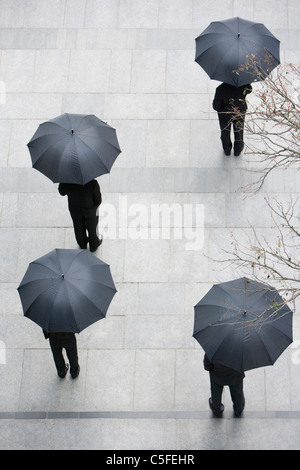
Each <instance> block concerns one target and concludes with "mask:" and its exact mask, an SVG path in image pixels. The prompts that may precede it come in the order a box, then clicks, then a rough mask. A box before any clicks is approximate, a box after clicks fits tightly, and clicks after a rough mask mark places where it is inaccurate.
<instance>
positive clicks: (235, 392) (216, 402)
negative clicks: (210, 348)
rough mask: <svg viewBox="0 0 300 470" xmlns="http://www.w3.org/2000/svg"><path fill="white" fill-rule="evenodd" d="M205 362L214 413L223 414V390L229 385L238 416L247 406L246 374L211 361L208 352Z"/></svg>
mask: <svg viewBox="0 0 300 470" xmlns="http://www.w3.org/2000/svg"><path fill="white" fill-rule="evenodd" d="M203 364H204V369H205V370H207V371H209V376H210V389H211V397H210V398H209V406H210V408H211V410H212V412H213V413H214V415H215V416H217V417H221V416H222V413H223V411H224V405H223V404H222V401H221V400H222V392H223V388H224V385H228V386H229V389H230V395H231V399H232V402H233V410H234V414H235V416H237V417H238V416H240V415H241V414H242V412H243V409H244V407H245V397H244V392H243V379H244V377H245V374H244V373H243V372H238V371H236V370H234V369H231V368H229V367H226V366H223V365H221V364H216V363H214V362H212V361H210V360H209V358H208V357H207V355H206V354H205V356H204V361H203Z"/></svg>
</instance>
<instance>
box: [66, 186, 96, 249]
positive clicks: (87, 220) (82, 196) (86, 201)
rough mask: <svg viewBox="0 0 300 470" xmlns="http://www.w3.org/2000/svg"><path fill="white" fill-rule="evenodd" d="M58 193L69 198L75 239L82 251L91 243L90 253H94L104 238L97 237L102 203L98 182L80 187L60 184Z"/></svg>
mask: <svg viewBox="0 0 300 470" xmlns="http://www.w3.org/2000/svg"><path fill="white" fill-rule="evenodd" d="M58 191H59V194H60V195H61V196H66V195H67V196H68V206H69V211H70V214H71V217H72V220H73V226H74V232H75V238H76V241H77V243H78V245H79V246H80V248H81V249H86V247H87V243H88V242H89V245H90V251H92V252H94V251H96V250H97V248H98V247H99V246H100V245H101V243H102V236H101V238H100V239H99V237H98V235H97V225H98V215H97V209H98V207H99V206H100V204H101V202H102V196H101V192H100V187H99V184H98V182H97V180H95V179H94V180H92V181H89V182H88V183H87V184H84V185H79V184H72V183H60V184H59V186H58Z"/></svg>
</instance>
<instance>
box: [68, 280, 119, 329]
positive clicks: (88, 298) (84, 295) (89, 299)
mask: <svg viewBox="0 0 300 470" xmlns="http://www.w3.org/2000/svg"><path fill="white" fill-rule="evenodd" d="M72 288H74V289H76V290H77V291H78V292H80V294H81V295H82V296H83V297H85V298H86V299H87V300H88V301H89V302H90V303H91V304H93V305H94V306H95V307H96V308H97V309H98V310H99V312H100V313H102V312H101V311H100V309H99V306H98V305H96V304H95V302H94V301H93V300H92V299H91V298H90V297H88V296H87V295H86V294H85V293H84V292H82V290H81V289H79V288H78V287H77V286H76V285H74V284H73V283H72ZM108 288H109V289H112V288H111V287H108ZM66 290H68V288H67V289H66ZM112 290H113V289H112ZM68 297H69V293H68ZM69 300H70V298H69ZM70 305H71V302H70ZM76 326H78V325H77V322H76Z"/></svg>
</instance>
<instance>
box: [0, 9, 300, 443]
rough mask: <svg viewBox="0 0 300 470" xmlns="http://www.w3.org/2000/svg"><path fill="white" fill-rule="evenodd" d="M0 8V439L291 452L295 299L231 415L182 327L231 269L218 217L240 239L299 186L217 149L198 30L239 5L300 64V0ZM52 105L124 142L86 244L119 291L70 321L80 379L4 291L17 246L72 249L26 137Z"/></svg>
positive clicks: (23, 263)
mask: <svg viewBox="0 0 300 470" xmlns="http://www.w3.org/2000/svg"><path fill="white" fill-rule="evenodd" d="M0 13H1V14H0V49H1V51H0V80H1V82H0V84H1V89H0V111H1V113H0V136H1V148H0V240H1V243H0V259H1V271H0V282H1V284H0V346H1V348H0V381H1V382H0V448H1V449H60V448H63V449H78V448H82V449H98V448H99V449H298V450H299V448H300V438H299V435H300V434H299V430H300V419H299V412H300V398H299V387H300V369H299V367H300V366H299V362H300V357H299V342H300V324H299V312H297V311H296V313H295V316H294V343H293V344H292V345H291V346H290V347H289V348H288V349H287V350H286V351H285V353H284V354H283V355H282V356H281V357H280V358H279V360H278V361H277V362H276V364H275V365H274V366H273V367H268V368H265V369H258V370H254V371H249V372H248V373H247V374H246V379H245V395H246V412H245V414H244V417H243V418H241V419H238V420H237V419H234V418H233V416H232V408H231V402H230V396H229V393H228V390H226V391H225V396H224V404H225V410H226V411H225V415H224V418H223V419H222V420H216V419H213V418H212V417H211V414H210V412H209V410H208V396H209V378H208V375H207V373H206V372H205V371H204V370H203V367H202V360H203V351H202V349H201V348H200V347H199V345H198V344H197V343H196V341H195V340H193V338H192V331H193V306H194V305H195V304H196V303H197V302H198V300H200V299H201V297H202V296H203V295H204V294H205V293H206V292H207V291H208V289H209V288H210V287H211V285H212V284H213V283H217V282H220V281H223V280H228V279H232V278H234V277H238V275H239V273H238V272H237V271H236V270H235V269H229V268H228V269H226V270H222V269H220V266H219V265H218V264H215V263H214V262H212V261H211V259H212V258H218V257H219V256H221V253H222V250H223V249H224V248H226V247H227V246H228V245H229V244H230V235H231V232H233V233H234V234H235V235H236V236H238V237H239V239H240V240H241V241H242V240H245V239H246V237H247V236H248V234H249V233H250V231H251V228H250V227H251V225H253V226H254V227H255V228H256V229H257V231H258V233H260V234H268V236H270V237H271V236H274V230H273V228H272V220H271V217H270V213H269V210H268V208H267V206H266V204H265V201H264V197H265V196H266V195H267V194H268V195H269V196H271V197H272V196H276V197H277V198H278V199H279V200H281V201H285V200H287V199H288V198H289V197H290V195H291V194H292V195H296V194H297V193H298V192H299V187H300V186H299V172H297V171H296V170H295V169H293V168H290V169H288V170H286V171H278V172H276V173H275V174H273V175H272V176H271V177H270V178H269V179H268V181H267V183H266V185H265V186H264V187H263V189H262V190H261V191H260V193H258V194H257V195H255V197H250V198H246V199H245V198H244V194H243V191H242V189H241V186H243V185H244V184H245V183H247V182H249V181H250V180H251V178H253V177H254V175H253V173H252V172H251V171H250V170H252V169H255V168H256V166H255V164H253V163H250V162H249V161H247V159H246V157H245V156H243V155H242V156H240V157H239V158H235V157H233V156H232V157H229V158H228V157H225V156H224V155H223V153H222V150H221V144H220V139H219V128H218V122H217V118H216V115H215V112H214V111H213V109H212V107H211V102H212V98H213V95H214V90H215V87H216V86H217V85H218V82H214V81H210V80H209V79H208V77H207V76H206V74H205V73H204V71H203V70H202V69H201V68H200V67H199V66H198V65H197V64H196V63H195V62H194V39H195V37H196V36H198V34H199V33H200V32H201V31H202V30H203V29H204V28H205V27H206V26H207V25H208V24H209V23H210V22H211V21H214V20H217V19H225V18H230V17H233V16H241V17H242V18H246V19H249V20H254V21H261V22H263V23H264V24H265V25H266V26H267V27H268V28H269V29H270V30H271V31H272V32H273V34H274V35H275V36H277V37H278V38H279V39H280V41H281V60H282V62H290V61H292V62H298V61H299V49H300V41H299V37H300V35H299V33H300V31H299V19H300V4H299V2H298V0H272V1H271V0H247V1H244V0H215V1H214V2H210V1H208V0H151V2H149V1H146V0H86V1H81V0H55V1H52V2H49V1H46V0H27V1H26V0H5V1H4V0H1V1H0ZM249 99H251V98H250V97H249ZM63 112H71V113H91V114H96V115H97V116H98V117H99V118H100V119H103V120H104V121H106V122H108V123H109V124H110V125H112V126H113V127H115V128H116V130H117V135H118V138H119V142H120V146H121V148H122V153H121V155H120V156H119V157H118V159H117V161H116V163H115V165H114V166H113V168H112V171H111V174H110V175H104V176H102V177H100V178H99V179H98V181H99V184H100V186H101V190H102V193H103V206H102V208H101V215H100V224H99V230H100V232H102V233H103V235H104V242H103V245H102V246H101V248H100V249H99V250H98V252H97V254H96V255H97V256H98V257H100V258H101V259H102V260H104V261H105V262H107V263H108V264H110V266H111V271H112V275H113V278H114V280H115V282H116V285H117V288H118V293H117V295H116V296H115V298H114V299H113V302H112V304H111V307H110V309H109V312H108V315H107V318H106V319H105V320H102V321H101V322H98V323H97V324H94V325H93V326H91V327H90V328H88V329H87V330H85V331H84V332H82V333H81V334H80V335H78V337H77V341H78V348H79V356H80V365H81V373H80V376H79V378H78V380H76V381H72V380H71V379H70V378H69V377H67V378H66V379H65V380H64V381H61V380H59V379H58V377H57V375H56V372H55V369H54V363H53V359H52V356H51V351H50V349H49V344H48V342H46V341H45V340H44V337H43V335H42V332H41V330H40V328H39V327H38V326H37V325H35V324H34V323H32V322H30V321H29V320H27V319H26V318H24V317H23V314H22V309H21V304H20V301H19V297H18V294H17V291H16V288H17V286H18V284H19V282H20V280H21V279H22V277H23V275H24V273H25V270H26V268H27V266H28V263H29V262H30V261H33V260H34V259H36V258H37V257H39V256H41V255H43V254H45V253H47V252H49V251H51V250H52V249H54V248H76V247H77V245H76V242H75V239H74V234H73V228H72V224H71V219H70V216H69V213H68V210H67V201H66V200H65V199H64V198H62V197H60V196H59V195H58V192H57V185H54V184H53V183H52V182H51V181H49V180H48V179H47V178H46V177H44V176H43V175H41V174H40V173H39V172H37V171H36V170H33V169H32V168H31V161H30V156H29V152H28V150H27V147H26V144H27V142H28V141H29V140H30V138H31V137H32V135H33V133H34V132H35V130H36V128H37V126H38V125H39V124H40V123H41V122H43V121H45V120H48V119H51V118H52V117H55V116H57V115H59V114H61V113H63ZM162 205H164V206H162ZM163 208H164V209H165V210H169V211H170V212H165V213H164V217H162V218H159V217H160V214H159V212H157V211H158V210H159V209H161V210H163ZM188 208H190V210H191V212H190V213H189V212H188V210H189V209H188ZM197 208H198V212H197ZM172 209H173V211H174V212H172ZM298 310H299V308H298ZM65 413H67V414H65ZM84 413H87V414H84ZM88 413H92V414H91V415H90V414H88ZM93 413H94V414H93Z"/></svg>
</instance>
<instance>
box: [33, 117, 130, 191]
mask: <svg viewBox="0 0 300 470" xmlns="http://www.w3.org/2000/svg"><path fill="white" fill-rule="evenodd" d="M27 146H28V149H29V152H30V156H31V160H32V166H33V168H35V169H37V170H38V171H40V172H41V173H43V174H44V175H46V176H47V177H48V178H50V180H51V181H53V182H54V183H75V184H81V185H83V184H86V183H88V182H89V181H91V180H92V179H93V178H96V177H97V176H101V175H103V174H105V173H109V172H110V170H111V167H112V165H113V163H114V161H115V160H116V158H117V156H118V155H119V153H120V152H121V150H120V147H119V143H118V139H117V135H116V131H115V129H113V128H112V127H111V126H109V125H108V124H106V123H105V122H103V121H101V120H100V119H98V118H97V117H96V116H94V115H92V114H89V115H84V114H67V113H65V114H62V115H61V116H58V117H56V118H54V119H51V120H50V121H47V122H44V123H43V124H40V125H39V127H38V129H37V131H36V132H35V134H34V135H33V137H32V138H31V140H30V142H29V143H28V144H27Z"/></svg>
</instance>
